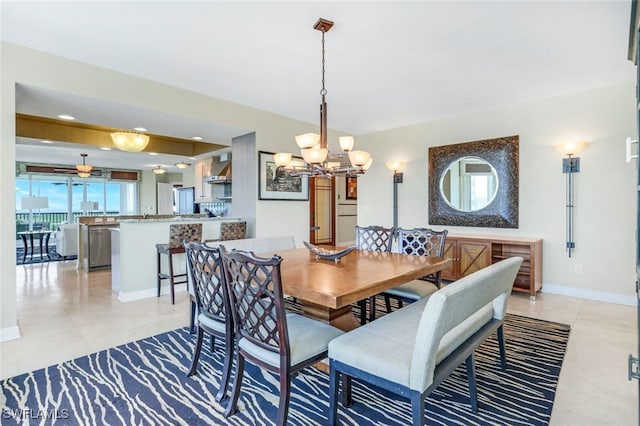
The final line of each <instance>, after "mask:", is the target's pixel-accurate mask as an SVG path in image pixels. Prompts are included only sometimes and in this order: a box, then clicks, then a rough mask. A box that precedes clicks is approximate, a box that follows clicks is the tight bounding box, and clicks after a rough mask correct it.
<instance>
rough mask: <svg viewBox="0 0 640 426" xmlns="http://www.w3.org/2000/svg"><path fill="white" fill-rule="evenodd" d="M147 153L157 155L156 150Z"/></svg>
mask: <svg viewBox="0 0 640 426" xmlns="http://www.w3.org/2000/svg"><path fill="white" fill-rule="evenodd" d="M149 155H158V153H157V152H150V153H149Z"/></svg>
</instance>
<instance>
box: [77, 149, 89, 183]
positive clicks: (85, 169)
mask: <svg viewBox="0 0 640 426" xmlns="http://www.w3.org/2000/svg"><path fill="white" fill-rule="evenodd" d="M80 156H81V157H82V164H76V170H77V171H78V176H80V177H81V178H88V177H89V176H91V170H92V169H93V166H91V165H89V164H86V163H85V159H86V158H87V154H80Z"/></svg>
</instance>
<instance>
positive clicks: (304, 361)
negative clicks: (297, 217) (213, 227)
mask: <svg viewBox="0 0 640 426" xmlns="http://www.w3.org/2000/svg"><path fill="white" fill-rule="evenodd" d="M220 252H221V254H222V262H223V268H224V274H225V281H226V285H227V288H228V293H229V299H230V301H231V310H232V312H233V321H234V325H235V335H236V342H237V343H236V345H237V349H236V353H235V360H236V373H235V378H234V381H233V388H232V391H231V400H230V401H229V403H228V405H227V408H226V411H225V416H227V417H228V416H230V415H232V414H233V413H234V412H235V410H236V404H237V402H238V396H239V394H240V387H241V385H242V376H243V372H244V362H245V359H246V360H248V361H249V362H251V363H252V364H255V365H257V366H259V367H261V368H264V369H266V370H268V371H271V372H274V373H277V374H279V375H280V403H279V406H278V417H277V420H276V424H278V425H284V424H285V423H286V422H287V416H288V411H289V396H290V389H291V379H292V378H293V376H294V375H295V374H297V373H298V372H299V371H300V370H302V369H303V368H305V367H308V366H310V365H312V364H314V363H316V362H318V361H320V360H321V359H323V358H326V356H327V346H328V344H329V342H330V341H331V340H332V339H334V338H335V337H337V336H340V335H342V334H344V332H343V331H341V330H338V329H337V328H335V327H333V326H331V325H329V324H326V323H323V322H320V321H316V320H313V319H311V318H308V317H304V316H302V315H298V314H293V313H287V312H286V311H285V307H284V299H283V293H282V281H281V275H280V264H281V262H282V258H281V257H280V256H278V255H275V256H273V257H271V258H260V257H257V256H256V255H255V254H253V253H252V252H246V251H236V250H234V251H232V252H227V251H226V250H225V248H224V247H223V246H220Z"/></svg>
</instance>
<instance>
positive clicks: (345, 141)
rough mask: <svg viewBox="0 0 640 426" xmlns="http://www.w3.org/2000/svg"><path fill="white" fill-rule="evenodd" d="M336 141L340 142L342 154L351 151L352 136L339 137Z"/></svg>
mask: <svg viewBox="0 0 640 426" xmlns="http://www.w3.org/2000/svg"><path fill="white" fill-rule="evenodd" d="M338 140H339V141H340V148H341V149H342V150H343V151H344V152H349V151H351V150H352V149H353V143H354V140H353V136H340V137H339V138H338Z"/></svg>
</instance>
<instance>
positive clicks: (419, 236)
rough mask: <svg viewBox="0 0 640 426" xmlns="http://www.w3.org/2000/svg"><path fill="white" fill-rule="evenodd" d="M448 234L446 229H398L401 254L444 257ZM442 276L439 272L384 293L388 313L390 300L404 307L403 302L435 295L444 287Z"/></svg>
mask: <svg viewBox="0 0 640 426" xmlns="http://www.w3.org/2000/svg"><path fill="white" fill-rule="evenodd" d="M447 233H448V231H447V230H446V229H445V230H444V231H434V230H433V229H429V228H413V229H403V228H398V230H397V235H398V249H399V251H400V253H403V254H409V255H413V256H428V257H442V256H443V255H444V249H445V241H446V239H447ZM440 274H441V271H438V272H436V273H433V274H429V275H426V276H424V277H421V278H419V279H417V280H413V281H409V282H408V283H404V284H401V285H399V286H397V287H394V288H390V289H389V290H386V291H384V292H383V293H382V294H383V296H384V302H385V306H386V308H387V313H389V312H391V300H390V298H394V299H396V300H397V301H398V307H402V303H403V301H408V302H412V301H416V300H420V299H422V298H423V297H427V296H430V295H431V294H433V292H434V291H436V290H437V289H439V288H441V287H442V283H441V280H440ZM425 281H428V282H429V283H433V284H434V285H435V288H434V287H433V286H431V285H429V284H426V283H425Z"/></svg>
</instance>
